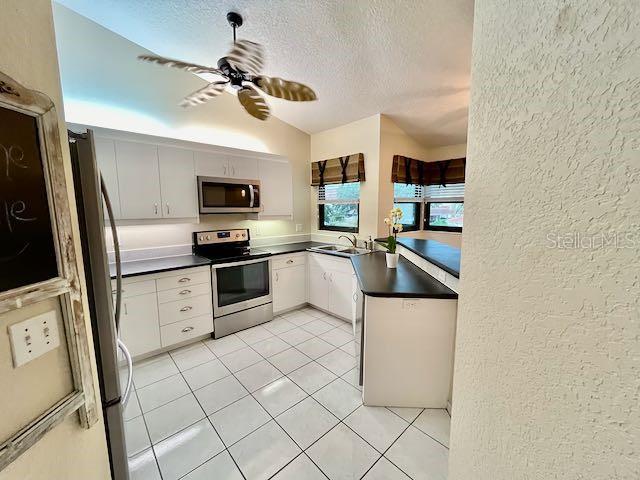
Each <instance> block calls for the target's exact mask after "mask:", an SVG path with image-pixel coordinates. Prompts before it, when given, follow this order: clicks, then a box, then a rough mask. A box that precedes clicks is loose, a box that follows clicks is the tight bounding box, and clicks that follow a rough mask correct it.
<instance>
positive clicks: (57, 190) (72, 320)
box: [0, 72, 100, 471]
mask: <svg viewBox="0 0 640 480" xmlns="http://www.w3.org/2000/svg"><path fill="white" fill-rule="evenodd" d="M0 107H3V108H8V109H11V110H14V111H16V112H20V113H23V114H26V115H30V116H31V117H33V118H34V119H35V120H36V123H37V126H38V134H39V139H40V153H41V157H42V162H43V170H44V176H45V181H46V187H47V197H48V200H49V209H50V212H51V226H52V230H53V236H54V243H55V247H56V256H57V263H58V276H57V277H55V278H52V279H49V280H46V281H43V282H39V283H35V284H33V285H26V286H23V287H19V288H15V289H12V290H8V291H6V292H1V293H0V314H2V313H4V312H8V311H10V310H15V309H18V308H22V307H24V306H27V305H31V304H34V303H37V302H41V301H43V300H46V299H49V298H54V297H58V298H59V300H60V306H61V310H62V314H63V317H64V327H65V328H64V329H65V336H66V340H67V348H68V351H69V360H70V364H71V372H72V375H73V386H74V390H73V391H72V392H71V393H69V394H68V395H67V396H65V397H64V398H62V399H60V400H59V401H58V402H57V403H55V404H54V405H52V406H51V407H50V408H49V409H48V410H47V411H45V412H43V413H42V414H41V415H40V416H39V417H38V418H36V419H34V420H33V421H32V422H31V423H30V424H28V425H26V426H25V427H23V428H22V429H20V430H19V431H17V432H16V433H14V434H13V435H12V436H11V437H10V438H8V439H7V440H5V441H4V442H3V443H2V444H1V445H0V471H1V470H3V469H4V468H5V467H6V466H7V465H9V464H10V463H11V462H12V461H13V460H15V459H16V458H17V457H18V456H20V455H21V454H22V453H24V452H25V451H27V450H28V449H29V448H30V447H31V446H33V445H34V444H35V443H36V442H37V441H38V440H40V439H41V438H42V437H43V436H44V435H45V434H46V433H47V432H48V431H50V430H51V429H53V428H54V427H55V426H56V425H58V424H59V423H61V422H62V421H63V420H64V419H65V418H67V417H68V416H69V415H71V414H73V413H74V412H76V411H77V412H78V414H79V419H80V424H81V425H82V426H83V427H84V428H90V427H91V426H92V425H94V424H95V423H96V422H97V421H98V419H99V411H98V410H99V407H100V405H99V401H100V399H99V397H98V396H97V392H96V391H95V388H94V373H95V372H94V371H93V367H92V363H91V352H90V349H91V348H92V340H91V338H90V337H89V332H88V331H87V328H86V318H85V312H84V308H83V304H82V295H81V283H80V275H79V271H78V263H77V259H76V250H75V247H76V243H77V240H76V239H74V236H73V226H72V222H71V213H70V208H71V206H70V205H69V193H68V189H67V178H66V175H65V165H64V157H63V155H62V144H61V139H60V130H59V126H58V114H57V112H56V108H55V105H54V104H53V102H52V100H51V99H50V98H49V97H48V96H46V95H45V94H43V93H41V92H37V91H34V90H29V89H27V88H25V87H23V86H22V85H20V84H19V83H18V82H16V81H15V80H13V79H12V78H11V77H9V76H7V75H5V74H4V73H2V72H0Z"/></svg>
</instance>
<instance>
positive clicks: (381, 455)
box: [130, 312, 448, 478]
mask: <svg viewBox="0 0 640 480" xmlns="http://www.w3.org/2000/svg"><path fill="white" fill-rule="evenodd" d="M303 313H304V312H303ZM307 315H308V314H307ZM308 316H309V317H312V320H310V322H312V321H314V320H321V318H320V317H313V316H312V315H308ZM280 318H284V317H280ZM310 322H307V323H310ZM289 323H291V324H293V325H294V327H292V328H291V329H289V330H285V331H282V332H280V333H273V332H271V331H270V330H269V329H266V328H265V330H266V331H267V332H268V333H269V334H270V336H269V337H268V338H265V339H262V340H259V341H257V342H253V343H252V344H248V343H247V342H246V341H244V340H243V339H242V338H241V337H238V336H236V337H237V338H238V339H239V340H240V341H241V342H242V343H243V344H244V345H245V347H249V348H250V349H251V350H252V351H253V352H255V353H257V354H258V356H260V358H261V360H259V361H258V362H255V363H253V364H251V365H248V366H246V367H244V368H243V369H241V370H238V371H237V372H232V371H231V370H230V369H229V368H228V367H227V365H226V364H224V363H223V362H222V361H221V360H220V358H221V357H223V356H225V355H229V354H231V353H234V352H235V351H238V350H240V349H242V348H245V347H240V348H238V349H237V350H234V351H231V352H228V353H226V354H225V355H221V356H218V355H217V354H216V353H215V352H214V351H213V350H212V349H211V348H210V347H209V345H207V344H206V343H204V341H202V340H201V341H200V343H201V344H202V345H203V346H204V347H205V348H206V349H207V350H208V351H210V352H211V353H212V354H213V356H214V359H217V360H219V361H220V363H221V364H222V365H223V366H224V367H225V368H226V369H227V370H228V371H229V375H226V376H225V377H223V378H221V379H218V380H215V381H214V382H210V383H207V384H205V385H203V386H202V387H199V388H198V390H199V389H201V388H204V387H206V386H208V385H211V384H213V383H216V382H218V381H220V380H222V379H224V378H227V377H229V376H232V377H234V379H235V380H236V381H238V382H239V384H240V385H242V386H243V387H244V385H243V384H242V382H240V381H239V379H238V377H237V376H236V373H238V372H240V371H242V370H245V369H247V368H250V367H251V366H253V365H256V364H257V363H259V362H261V361H262V360H264V361H266V362H267V364H269V365H271V366H272V367H273V368H274V369H275V370H277V371H278V372H279V373H280V374H281V375H282V376H281V377H279V378H278V379H276V380H279V379H282V378H287V380H289V381H291V382H292V383H293V384H294V385H296V387H298V388H299V389H300V390H301V391H302V392H303V393H304V398H302V399H300V400H299V401H297V402H295V403H294V404H292V405H290V406H289V407H287V408H286V409H285V410H283V411H282V412H279V413H278V414H277V415H276V416H274V415H272V414H271V412H269V411H267V410H266V409H265V408H264V406H263V405H262V404H261V403H260V401H259V400H258V399H257V398H256V397H255V395H254V394H255V393H256V392H258V391H259V390H261V389H262V388H264V386H263V387H260V388H258V389H257V390H255V391H254V392H249V390H248V389H246V388H245V391H247V392H248V393H247V395H244V396H243V397H241V398H239V399H237V400H235V401H234V402H232V403H231V404H229V405H226V406H224V407H222V408H220V409H219V410H216V412H218V411H221V410H223V409H224V408H227V407H229V406H230V405H233V403H236V402H238V401H240V400H242V399H244V398H246V397H247V396H251V397H252V399H253V400H254V401H256V403H257V404H258V405H260V407H261V408H262V409H263V410H264V411H265V412H266V413H267V415H268V417H269V418H270V420H269V421H267V422H266V423H264V424H262V425H260V426H259V427H257V428H256V429H254V430H252V431H251V432H249V433H247V434H246V435H244V436H243V437H242V438H240V439H238V440H236V441H235V442H234V443H233V444H230V445H229V446H227V445H226V442H224V440H222V437H221V436H220V435H219V434H218V431H217V429H216V428H215V426H214V425H213V423H212V421H211V419H210V415H208V414H207V413H206V411H205V409H204V408H203V407H202V404H201V403H200V401H199V400H198V398H197V397H196V396H195V390H193V388H192V387H191V385H189V383H188V382H187V381H186V378H185V377H184V373H185V372H187V371H189V370H191V369H193V368H196V367H198V366H200V365H203V364H205V363H208V362H210V361H213V359H210V360H207V361H204V362H201V363H199V364H197V365H193V366H191V367H190V368H189V369H186V370H184V372H183V371H182V370H181V369H180V368H179V367H178V365H177V363H176V360H175V358H174V357H173V355H171V352H167V353H168V354H169V357H170V358H171V360H172V362H173V364H174V365H175V366H176V367H177V368H178V373H179V374H180V375H181V377H182V378H183V380H184V381H185V383H187V386H188V388H189V391H190V393H191V394H192V395H193V396H194V398H195V399H196V402H197V403H198V405H199V407H200V408H201V410H202V412H203V413H204V415H205V418H207V421H208V422H209V424H211V426H212V428H213V429H214V432H215V433H216V435H217V436H218V437H219V438H220V440H221V442H222V445H223V446H224V447H225V448H224V450H222V451H221V452H219V453H218V454H216V455H214V456H212V457H211V458H209V459H207V460H206V461H205V462H203V463H202V464H200V465H198V466H196V467H195V468H194V469H193V470H191V471H189V472H187V473H186V474H185V475H188V474H189V473H191V472H192V471H194V470H196V469H197V468H199V467H200V466H202V465H204V463H207V462H209V461H210V460H211V459H212V458H215V457H216V456H218V455H219V454H220V453H222V452H224V451H226V452H228V453H229V456H230V457H231V458H232V460H233V462H234V464H235V465H236V467H237V468H238V470H239V471H240V473H241V475H242V476H243V478H244V473H243V472H242V470H241V469H240V467H239V465H238V464H237V462H236V460H235V458H233V455H231V452H230V450H229V449H230V448H231V447H232V446H233V445H236V444H237V443H238V442H240V441H241V440H243V439H245V438H246V437H248V436H249V435H251V434H252V433H254V432H255V431H257V430H258V429H260V428H262V427H263V426H264V425H266V424H267V423H269V422H270V421H271V420H273V421H274V423H275V424H276V425H278V427H279V428H280V429H282V430H283V431H284V432H285V434H286V435H287V437H289V438H290V439H291V441H292V442H293V443H294V444H295V445H296V447H297V448H298V449H300V452H299V453H298V454H297V455H296V456H294V457H293V458H292V459H291V460H290V461H289V462H287V463H286V464H285V465H284V466H283V467H281V468H280V469H279V470H278V471H276V472H275V473H274V474H273V476H275V475H278V473H280V472H281V471H282V470H283V469H285V468H286V467H287V466H288V465H289V464H291V463H292V462H293V461H295V460H296V459H298V458H299V457H300V456H301V455H304V456H306V457H307V458H308V459H309V461H311V463H312V464H314V465H315V466H316V467H317V468H318V469H319V470H320V472H321V473H322V474H323V475H324V476H325V477H327V475H326V473H325V472H324V471H323V470H322V469H321V468H320V467H319V466H318V465H317V464H316V463H315V462H314V461H313V459H311V457H310V456H309V455H308V453H307V452H308V450H309V448H311V447H312V446H313V445H314V444H316V443H317V442H318V441H319V440H320V439H322V438H323V437H324V436H325V435H327V434H328V433H330V432H331V431H333V430H334V429H335V427H337V426H338V425H339V424H341V423H342V424H343V425H344V426H345V427H347V429H348V430H349V431H351V432H353V433H354V434H355V435H356V436H357V437H358V438H361V439H362V440H363V441H364V442H365V443H366V444H367V445H369V446H371V448H372V449H373V450H374V451H375V452H376V453H380V452H379V451H378V450H377V449H376V448H375V447H374V446H373V445H371V444H370V443H369V442H368V441H367V440H366V439H365V438H364V437H362V436H361V435H360V434H359V433H358V432H356V431H355V430H353V429H352V428H351V427H350V426H349V425H347V424H346V423H345V422H344V420H346V419H347V418H348V417H349V416H350V415H352V414H353V413H354V412H355V411H356V410H358V409H359V408H360V407H361V406H363V404H362V403H360V405H358V406H356V407H355V408H354V409H353V410H352V411H350V412H349V413H348V414H347V415H346V416H345V417H344V419H343V420H341V419H340V418H339V417H337V416H336V415H335V414H333V412H331V411H330V410H328V409H327V407H325V406H324V405H323V404H322V403H320V402H319V401H318V400H316V399H315V398H314V397H313V395H314V394H315V393H317V392H318V391H320V390H322V389H323V388H325V387H326V386H328V385H330V384H331V383H334V382H335V381H336V380H338V379H341V380H342V381H344V382H345V383H347V384H348V385H350V386H351V387H353V388H356V389H358V390H359V388H358V387H355V386H354V385H352V384H351V383H350V382H349V381H348V380H347V379H346V378H344V377H345V376H347V375H349V374H350V372H352V370H353V368H350V369H349V370H347V371H346V372H345V373H343V374H341V375H337V374H335V373H334V372H333V371H331V370H329V369H328V368H327V367H325V366H324V365H322V364H321V363H319V362H318V361H317V360H319V359H320V358H322V357H324V356H326V355H328V354H330V353H332V352H334V351H335V350H341V351H342V352H344V353H348V352H346V351H344V350H342V348H341V347H342V346H344V345H347V344H348V343H349V342H350V341H347V342H345V343H343V344H342V345H340V346H336V345H333V344H331V343H329V342H327V343H328V344H329V345H331V346H332V347H333V349H332V350H331V351H330V352H327V353H325V354H324V355H322V356H320V357H318V358H316V359H314V358H311V357H308V356H307V355H306V354H305V353H304V352H301V351H300V350H298V348H297V345H299V344H300V343H304V342H299V343H298V344H297V345H294V344H291V343H289V342H287V341H286V340H284V339H282V338H280V335H282V334H285V333H286V332H288V331H291V330H294V329H295V328H300V327H301V325H296V324H294V323H293V322H289ZM324 323H326V324H327V325H329V326H331V327H332V328H331V329H329V330H327V331H325V332H322V333H321V334H320V335H324V334H325V333H328V332H331V331H332V330H335V329H340V327H337V326H335V325H333V324H330V323H328V322H324ZM345 323H347V322H345ZM302 330H304V331H305V332H307V333H309V334H311V335H312V337H311V338H310V339H309V340H311V339H312V338H318V339H319V340H321V341H324V342H326V340H324V339H323V338H321V337H320V335H318V334H315V333H313V332H309V331H308V330H305V329H302ZM340 330H342V331H345V330H343V329H340ZM347 333H348V332H347ZM270 338H278V339H279V340H281V341H283V342H284V343H285V344H287V345H290V348H294V349H295V350H296V351H298V352H299V353H300V354H302V355H304V356H305V357H307V358H309V360H310V361H309V362H307V363H305V364H303V365H300V366H298V367H297V368H295V369H294V370H292V371H291V372H289V373H286V374H285V373H284V372H283V371H282V370H281V369H280V368H278V367H277V366H276V365H275V364H273V363H272V362H271V361H270V360H269V358H270V357H273V356H275V355H278V354H279V353H282V352H283V351H286V350H288V349H289V348H287V349H285V350H282V351H281V352H277V353H275V354H273V355H271V356H264V355H262V354H261V353H260V352H258V351H256V350H255V349H254V348H253V345H255V344H257V343H260V342H262V341H266V340H269V339H270ZM349 355H350V354H349ZM350 356H351V357H353V355H350ZM312 363H315V364H316V365H318V366H320V367H321V368H323V369H324V370H327V371H328V372H330V373H331V374H332V375H335V378H334V379H332V380H331V381H330V382H329V383H327V384H326V385H323V386H322V387H320V388H318V389H316V390H315V391H314V392H312V393H308V392H307V391H306V390H304V389H303V388H302V387H300V385H298V384H297V383H296V382H295V380H293V379H292V378H290V377H289V375H290V374H292V373H294V372H296V371H297V370H299V369H301V368H303V367H305V366H308V365H310V364H312ZM354 368H355V367H354ZM174 375H177V374H173V375H170V377H171V376H174ZM166 378H169V377H166ZM166 378H165V379H166ZM162 380H164V379H162ZM276 380H273V381H276ZM158 381H161V380H158ZM158 381H157V382H158ZM157 382H152V383H157ZM269 383H272V382H269ZM149 385H151V384H149ZM149 385H145V387H146V386H149ZM267 385H268V384H267ZM142 388H144V387H142ZM361 394H362V392H361V391H360V395H361ZM186 395H188V394H185V395H182V396H180V397H178V398H177V399H174V400H172V401H175V400H178V399H180V398H183V397H184V396H186ZM309 397H311V398H312V399H313V400H314V401H315V402H316V403H318V404H319V405H320V406H321V407H322V408H323V409H324V410H326V411H327V412H329V413H330V414H331V415H332V416H333V417H334V418H335V419H337V420H338V423H336V425H334V426H333V427H332V428H330V429H329V430H328V431H327V432H325V433H324V434H323V435H321V436H320V437H318V438H317V439H316V440H314V442H312V443H311V444H310V445H309V446H308V447H307V448H304V449H303V448H302V447H301V446H300V445H299V444H298V443H297V442H296V441H295V440H294V439H293V438H292V437H291V435H289V433H288V432H287V431H286V430H285V429H284V428H283V427H282V425H281V424H280V423H279V422H278V420H277V419H276V417H279V416H281V415H283V414H284V413H285V412H287V411H288V410H290V409H292V408H294V407H295V406H297V405H298V404H300V403H301V402H303V401H305V400H307V399H308V398H309ZM168 403H170V402H167V403H165V404H163V405H167V404H168ZM163 405H161V406H163ZM161 406H158V407H156V408H154V409H152V410H149V412H151V411H153V410H155V409H157V408H160V407H161ZM385 408H386V407H385ZM387 410H388V411H390V412H391V413H393V414H394V415H395V416H397V417H398V418H400V419H402V420H403V421H405V422H406V420H405V419H404V418H402V417H401V416H400V415H398V414H397V413H396V412H393V411H391V410H389V409H388V408H387ZM422 411H424V409H422ZM422 411H421V412H420V413H419V414H418V415H416V417H415V418H414V419H413V420H412V421H411V422H410V423H408V425H407V426H406V427H405V428H404V429H403V431H402V432H401V433H400V435H398V437H396V438H395V439H394V441H393V442H392V443H391V445H390V446H389V447H388V448H387V449H385V450H384V452H382V453H381V454H380V456H379V457H378V459H377V460H376V461H375V462H374V463H373V464H372V465H371V466H370V467H369V469H367V471H365V473H364V474H363V476H364V475H366V474H367V473H368V472H369V471H370V470H371V469H372V468H373V467H374V466H375V465H376V464H377V463H378V462H379V461H380V459H381V458H382V457H384V456H385V454H386V453H387V452H388V451H389V449H391V447H392V446H393V445H394V444H395V443H396V442H397V441H398V439H399V438H400V437H401V436H402V435H403V434H404V433H405V432H406V431H407V430H408V429H409V427H410V426H412V425H413V424H414V422H415V421H416V420H417V418H418V417H419V416H420V415H421V414H422ZM141 412H142V408H141ZM149 412H142V416H143V417H144V415H145V414H146V413H149ZM216 412H212V413H211V415H213V414H215V413H216ZM134 418H137V417H134ZM134 418H132V419H130V420H133V419H134ZM202 420H203V419H200V420H198V422H200V421H202ZM144 421H145V427H146V428H147V434H148V435H149V433H148V427H147V425H146V418H144ZM198 422H195V423H198ZM195 423H194V424H195ZM194 424H191V425H188V426H187V427H184V428H182V429H181V430H179V431H182V430H184V429H185V428H189V427H190V426H192V425H194ZM418 431H420V432H421V433H424V434H425V435H426V436H428V437H429V438H431V439H432V440H434V441H436V442H437V443H439V444H440V445H442V446H443V447H445V448H447V447H446V446H444V445H443V444H442V443H441V442H439V441H437V440H436V439H434V438H433V437H431V436H430V435H428V434H426V433H425V432H423V431H422V430H420V429H418ZM172 435H175V433H174V434H172ZM170 436H171V435H170ZM170 436H168V437H165V438H163V439H161V440H159V441H158V442H156V443H159V442H161V441H163V440H166V438H169V437H170ZM149 439H150V435H149ZM153 446H154V444H153V443H152V445H151V450H152V452H153V454H154V457H155V449H153ZM447 449H448V448H447ZM385 458H386V457H385ZM386 459H387V460H388V461H390V460H389V459H388V458H386ZM155 460H156V464H157V465H158V470H159V471H160V469H159V464H158V461H157V457H155ZM391 463H392V464H393V465H394V466H396V467H397V465H395V464H394V463H393V462H391ZM397 468H398V469H399V470H400V471H402V472H403V473H405V474H406V472H404V471H403V470H402V469H400V468H399V467H397ZM181 478H182V477H181ZM270 478H272V477H270ZM327 478H328V477H327ZM409 478H411V477H410V476H409Z"/></svg>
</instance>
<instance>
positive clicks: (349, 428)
mask: <svg viewBox="0 0 640 480" xmlns="http://www.w3.org/2000/svg"><path fill="white" fill-rule="evenodd" d="M353 348H354V342H353V333H352V329H351V325H350V324H348V323H346V322H343V321H342V320H340V319H337V318H334V317H331V316H328V315H326V314H324V313H323V312H320V311H318V310H314V309H312V308H304V309H300V310H297V311H295V312H291V313H288V314H285V315H283V316H280V317H276V318H275V319H274V320H273V321H271V322H269V323H267V324H264V325H261V326H258V327H254V328H251V329H249V330H245V331H243V332H238V333H237V334H234V335H229V336H227V337H224V338H222V339H219V340H213V339H212V340H206V341H204V342H197V343H195V344H193V345H189V346H187V347H183V348H180V349H178V350H174V351H172V352H169V353H164V354H161V355H158V356H156V357H153V358H151V359H148V360H145V361H143V362H140V363H138V364H136V365H135V366H134V387H135V391H134V393H133V395H132V397H131V401H130V403H129V405H127V409H126V411H125V427H126V428H125V430H126V436H127V450H128V452H129V468H130V471H131V478H132V480H157V479H162V480H174V479H179V478H184V479H188V480H200V479H216V480H242V479H246V480H266V479H269V478H273V479H274V480H289V479H290V480H293V479H295V480H316V479H326V478H329V479H331V480H334V479H335V480H356V479H364V480H382V479H384V480H396V479H398V480H407V479H414V480H420V479H429V480H440V479H446V478H447V457H448V451H449V450H448V445H449V423H450V419H449V415H448V414H447V412H446V411H445V410H435V409H431V410H430V409H427V410H423V409H419V408H385V407H365V406H364V405H362V399H361V391H360V388H359V387H358V383H357V369H356V368H355V367H356V360H355V358H354V356H353V355H354V350H353Z"/></svg>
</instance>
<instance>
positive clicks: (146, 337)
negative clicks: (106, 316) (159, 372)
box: [120, 292, 160, 357]
mask: <svg viewBox="0 0 640 480" xmlns="http://www.w3.org/2000/svg"><path fill="white" fill-rule="evenodd" d="M120 338H121V339H122V341H123V342H124V343H125V345H126V346H127V348H128V349H129V353H131V355H132V356H134V357H137V356H138V355H143V354H145V353H147V352H152V351H153V350H157V349H159V348H160V324H159V323H158V300H157V297H156V293H155V292H153V293H147V294H144V295H137V296H135V297H128V298H123V299H122V310H121V315H120Z"/></svg>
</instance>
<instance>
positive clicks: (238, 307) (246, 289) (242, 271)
mask: <svg viewBox="0 0 640 480" xmlns="http://www.w3.org/2000/svg"><path fill="white" fill-rule="evenodd" d="M211 281H212V288H213V316H214V317H221V316H223V315H229V314H230V313H235V312H240V311H242V310H247V309H248V308H252V307H257V306H259V305H265V304H267V303H270V302H271V301H272V298H273V297H272V295H271V260H269V259H268V258H259V259H257V260H247V261H242V262H232V263H224V264H220V265H213V266H212V267H211Z"/></svg>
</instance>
